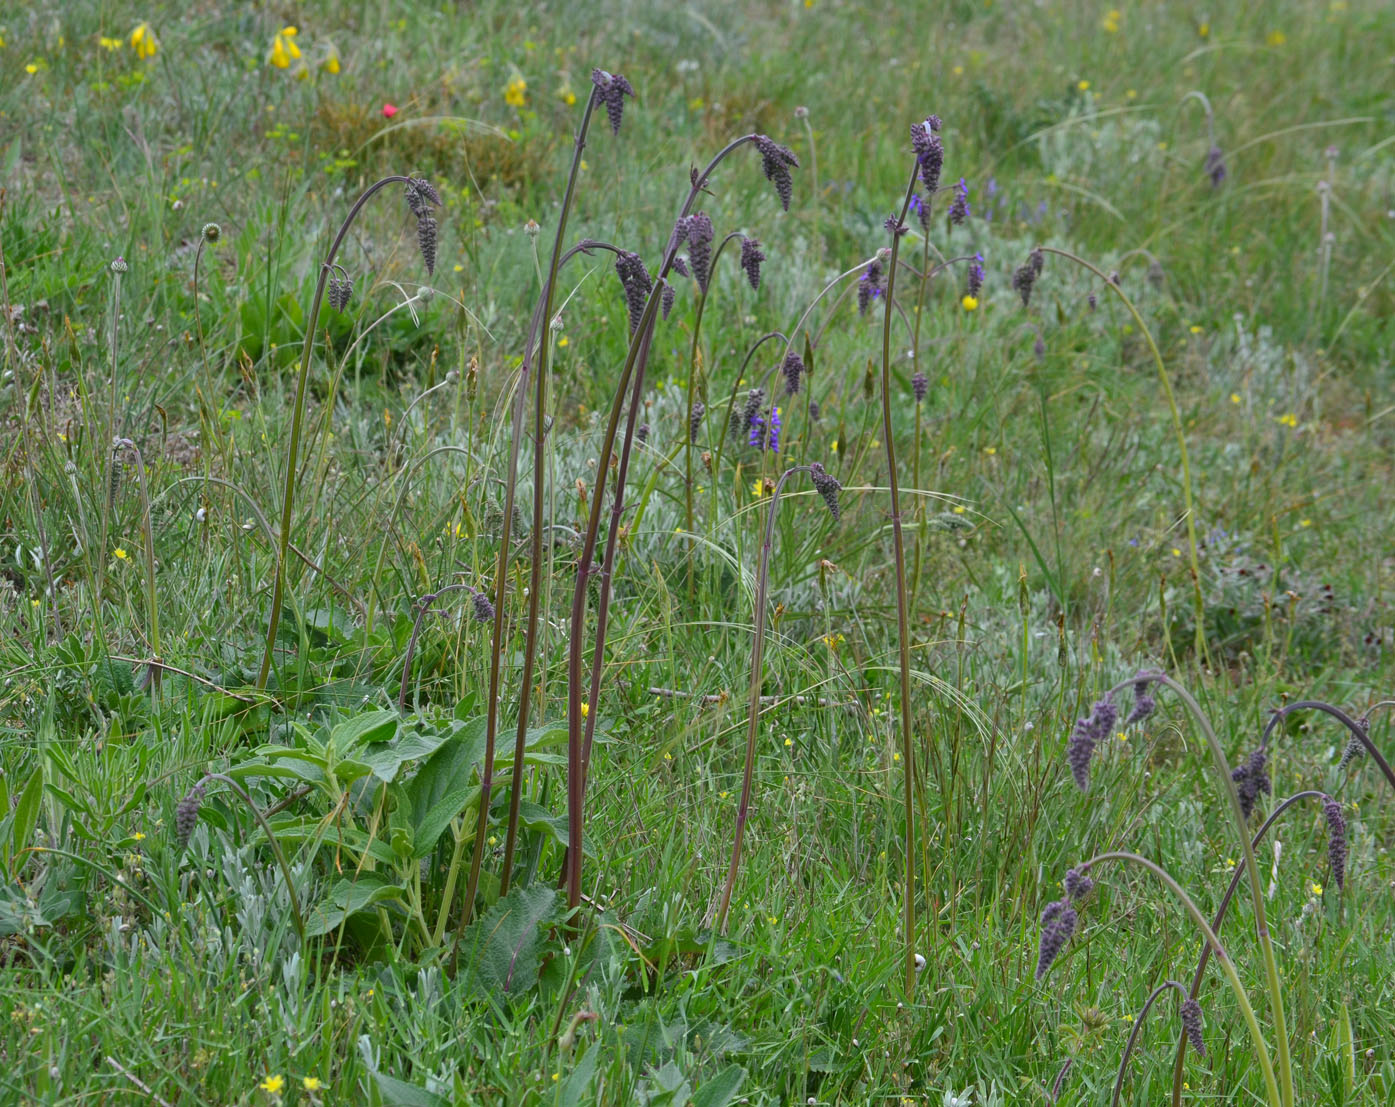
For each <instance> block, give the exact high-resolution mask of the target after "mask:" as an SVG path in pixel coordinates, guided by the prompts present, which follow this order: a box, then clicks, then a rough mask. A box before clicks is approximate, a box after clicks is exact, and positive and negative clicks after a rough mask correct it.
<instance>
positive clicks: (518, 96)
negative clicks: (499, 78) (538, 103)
mask: <svg viewBox="0 0 1395 1107" xmlns="http://www.w3.org/2000/svg"><path fill="white" fill-rule="evenodd" d="M527 91H528V82H527V81H525V80H524V79H523V78H522V77H514V78H512V79H510V81H509V83H508V87H507V88H505V89H504V103H506V104H508V105H509V107H511V108H521V107H522V106H523V103H524V99H525V97H524V95H523V94H524V93H525V92H527Z"/></svg>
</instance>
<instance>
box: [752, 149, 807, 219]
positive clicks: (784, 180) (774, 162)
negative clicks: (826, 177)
mask: <svg viewBox="0 0 1395 1107" xmlns="http://www.w3.org/2000/svg"><path fill="white" fill-rule="evenodd" d="M752 141H753V142H754V143H755V147H756V149H757V150H759V151H760V164H761V169H763V170H764V171H765V179H766V180H767V181H770V182H771V183H772V184H774V186H775V192H776V194H777V195H778V196H779V197H780V206H781V207H782V208H784V209H785V210H786V211H789V210H790V199H791V197H792V196H793V195H794V184H793V182H792V181H791V180H790V169H791V168H794V169H798V168H799V159H798V158H797V157H795V156H794V151H793V150H791V149H790V148H789V147H788V146H781V145H780V144H779V143H778V142H776V141H775V140H774V139H772V138H770V137H769V136H768V135H756V137H755V138H754V139H753V140H752Z"/></svg>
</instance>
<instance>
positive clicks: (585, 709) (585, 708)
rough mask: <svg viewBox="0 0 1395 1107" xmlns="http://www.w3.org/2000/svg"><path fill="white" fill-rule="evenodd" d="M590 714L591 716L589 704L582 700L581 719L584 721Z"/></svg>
mask: <svg viewBox="0 0 1395 1107" xmlns="http://www.w3.org/2000/svg"><path fill="white" fill-rule="evenodd" d="M590 714H591V705H590V704H589V703H587V702H586V701H585V700H582V701H581V717H582V718H583V719H585V718H587V717H588V716H590Z"/></svg>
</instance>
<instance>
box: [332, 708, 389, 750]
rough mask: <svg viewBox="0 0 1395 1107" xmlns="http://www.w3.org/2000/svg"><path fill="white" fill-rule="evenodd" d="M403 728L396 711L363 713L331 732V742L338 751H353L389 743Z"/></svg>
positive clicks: (347, 720) (345, 721)
mask: <svg viewBox="0 0 1395 1107" xmlns="http://www.w3.org/2000/svg"><path fill="white" fill-rule="evenodd" d="M401 726H402V718H401V716H399V715H398V714H397V712H396V711H389V710H387V709H382V710H379V711H362V712H360V713H359V714H357V715H354V716H352V717H351V718H348V719H345V720H344V721H343V722H342V723H340V724H339V725H338V726H336V727H335V728H334V729H333V730H332V731H330V735H329V736H330V740H331V741H332V742H333V743H334V745H335V747H336V748H337V749H341V750H345V751H348V750H351V749H353V748H354V747H355V746H361V745H363V746H366V745H372V744H374V743H377V742H386V741H389V740H390V739H391V738H392V737H393V736H395V735H396V734H397V732H398V730H399V729H400V728H401Z"/></svg>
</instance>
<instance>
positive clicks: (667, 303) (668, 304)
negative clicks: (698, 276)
mask: <svg viewBox="0 0 1395 1107" xmlns="http://www.w3.org/2000/svg"><path fill="white" fill-rule="evenodd" d="M659 297H660V299H659V303H660V305H661V308H662V310H663V313H664V322H668V316H669V312H671V311H672V310H673V301H674V300H675V299H677V297H678V290H677V289H675V288H674V287H673V285H671V284H668V283H665V284H664V290H663V292H661V293H660V294H659Z"/></svg>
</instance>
